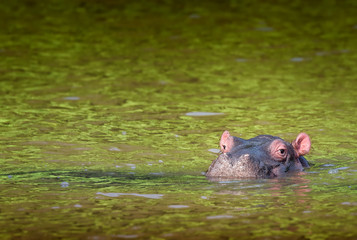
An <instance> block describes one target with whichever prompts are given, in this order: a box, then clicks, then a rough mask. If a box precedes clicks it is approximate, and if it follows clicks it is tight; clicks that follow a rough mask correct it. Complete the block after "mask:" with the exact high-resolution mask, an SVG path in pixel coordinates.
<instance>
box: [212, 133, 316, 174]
mask: <svg viewBox="0 0 357 240" xmlns="http://www.w3.org/2000/svg"><path fill="white" fill-rule="evenodd" d="M310 147H311V141H310V138H309V136H308V135H307V134H306V133H300V134H299V135H298V136H297V138H296V139H295V140H294V141H293V142H292V143H289V142H286V141H284V140H283V139H281V138H279V137H274V136H270V135H260V136H257V137H254V138H251V139H248V140H245V139H242V138H238V137H234V136H231V135H230V134H229V132H228V131H225V132H224V133H223V134H222V137H221V140H220V148H221V154H220V155H219V157H218V158H217V159H216V160H214V161H213V162H212V164H211V166H210V167H209V168H208V171H207V173H206V176H207V177H210V178H211V177H223V178H272V177H279V176H283V175H285V174H286V173H287V172H293V171H302V170H303V169H304V167H309V164H308V162H307V161H306V159H305V158H304V157H303V156H304V155H305V154H307V153H308V152H309V151H310Z"/></svg>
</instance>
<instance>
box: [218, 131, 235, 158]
mask: <svg viewBox="0 0 357 240" xmlns="http://www.w3.org/2000/svg"><path fill="white" fill-rule="evenodd" d="M219 146H220V148H221V152H222V153H227V152H230V151H231V150H232V147H233V137H232V136H231V135H230V134H229V132H228V131H224V132H223V133H222V136H221V141H219Z"/></svg>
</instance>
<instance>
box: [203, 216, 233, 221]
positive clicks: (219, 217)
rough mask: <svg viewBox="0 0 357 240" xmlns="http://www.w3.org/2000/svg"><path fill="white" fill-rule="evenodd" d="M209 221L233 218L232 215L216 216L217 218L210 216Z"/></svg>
mask: <svg viewBox="0 0 357 240" xmlns="http://www.w3.org/2000/svg"><path fill="white" fill-rule="evenodd" d="M206 218H207V219H209V220H210V219H228V218H233V216H232V215H215V216H208V217H206Z"/></svg>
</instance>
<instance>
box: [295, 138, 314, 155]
mask: <svg viewBox="0 0 357 240" xmlns="http://www.w3.org/2000/svg"><path fill="white" fill-rule="evenodd" d="M291 144H292V145H293V147H294V150H295V152H296V153H297V154H298V155H299V156H303V155H305V154H307V153H309V151H310V148H311V140H310V137H309V135H307V134H306V133H300V134H299V135H298V136H297V138H296V139H295V140H294V141H293V142H292V143H291Z"/></svg>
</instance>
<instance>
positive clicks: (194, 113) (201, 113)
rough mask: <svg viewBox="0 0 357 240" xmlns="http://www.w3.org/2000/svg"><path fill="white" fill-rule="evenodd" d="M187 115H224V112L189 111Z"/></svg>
mask: <svg viewBox="0 0 357 240" xmlns="http://www.w3.org/2000/svg"><path fill="white" fill-rule="evenodd" d="M185 115H186V116H193V117H202V116H216V115H223V113H215V112H188V113H186V114H185Z"/></svg>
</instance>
